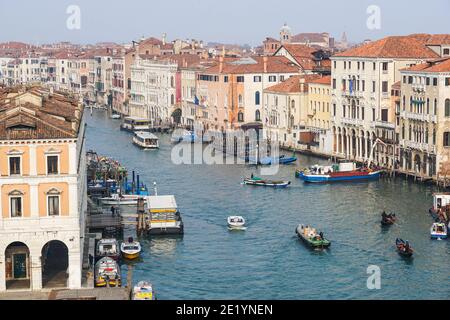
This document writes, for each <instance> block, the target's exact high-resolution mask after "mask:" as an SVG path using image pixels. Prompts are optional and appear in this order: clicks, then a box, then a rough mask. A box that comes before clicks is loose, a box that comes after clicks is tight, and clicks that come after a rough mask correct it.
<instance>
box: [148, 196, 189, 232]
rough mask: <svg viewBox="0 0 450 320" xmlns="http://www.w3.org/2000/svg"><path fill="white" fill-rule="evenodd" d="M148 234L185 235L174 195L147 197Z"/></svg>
mask: <svg viewBox="0 0 450 320" xmlns="http://www.w3.org/2000/svg"><path fill="white" fill-rule="evenodd" d="M147 205H148V211H149V219H148V222H149V225H148V233H149V234H151V235H164V234H183V233H184V224H183V220H182V218H181V214H180V212H179V211H178V206H177V203H176V200H175V197H174V196H173V195H167V196H157V195H155V196H149V197H147Z"/></svg>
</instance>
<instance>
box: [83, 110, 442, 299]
mask: <svg viewBox="0 0 450 320" xmlns="http://www.w3.org/2000/svg"><path fill="white" fill-rule="evenodd" d="M87 124H88V129H87V148H88V149H94V150H95V151H97V152H98V153H99V154H102V155H107V156H110V157H113V158H115V159H117V160H119V161H120V162H122V163H123V164H124V165H125V166H126V167H127V168H128V169H129V170H136V171H137V172H139V173H140V175H141V180H143V181H145V182H146V183H147V185H148V186H149V188H152V184H153V182H154V181H156V182H157V183H158V194H174V195H175V196H176V199H177V202H178V205H179V207H180V211H181V213H182V216H183V220H184V223H185V235H184V237H182V238H167V237H160V238H145V239H141V241H142V244H143V255H142V260H141V261H140V262H138V263H136V264H135V265H134V275H133V279H134V281H135V282H137V281H138V280H144V279H145V280H148V281H151V282H152V283H153V284H154V286H155V288H156V290H157V292H158V297H159V299H431V298H434V299H448V298H450V286H449V280H450V241H432V240H430V237H429V228H430V226H431V223H432V219H431V217H430V216H429V215H428V214H427V211H428V208H429V207H431V203H432V192H433V191H434V190H433V188H432V187H430V186H424V185H420V184H413V183H411V182H407V181H405V180H404V179H402V178H397V179H395V180H380V181H375V182H370V183H347V184H325V185H305V184H303V183H302V182H301V181H299V180H298V179H296V178H295V177H294V172H295V168H296V167H305V166H307V165H310V164H315V163H323V162H324V160H320V159H317V158H313V157H306V156H299V160H298V163H297V165H294V166H284V167H282V168H281V169H280V171H279V174H278V175H277V178H284V179H289V180H291V181H292V185H291V187H290V188H288V189H286V190H273V189H265V188H255V187H251V186H243V185H241V184H240V182H241V180H242V177H244V176H249V175H250V174H251V173H252V172H254V171H255V168H254V167H250V166H246V165H216V166H209V165H174V164H172V162H171V160H170V155H171V148H172V146H171V144H170V137H169V136H168V135H162V136H161V141H160V142H161V149H160V150H159V151H141V150H140V149H138V148H137V147H135V146H133V145H132V144H131V135H130V134H128V133H125V132H121V131H119V125H120V122H119V121H117V120H111V119H109V117H108V115H107V113H106V112H101V111H98V112H94V113H93V115H92V116H90V115H89V114H87ZM382 210H387V211H394V212H396V213H397V215H398V218H399V222H398V223H397V224H396V225H394V226H392V227H391V228H390V229H386V230H383V229H382V228H381V226H380V212H381V211H382ZM233 214H239V215H243V216H245V217H246V219H247V220H248V230H247V231H245V232H241V233H236V232H229V231H228V230H227V227H226V218H227V216H229V215H233ZM299 223H304V224H309V225H313V226H315V227H317V228H319V229H322V230H323V231H324V233H325V235H326V236H327V237H328V238H329V239H330V240H331V241H332V246H331V248H330V249H329V250H327V251H323V252H318V251H312V250H310V249H309V248H307V247H306V246H305V245H304V244H303V243H302V242H301V241H299V239H298V238H297V237H296V235H295V228H296V226H297V225H298V224H299ZM127 232H128V233H130V232H131V230H126V233H127ZM397 237H401V238H403V239H408V240H410V242H411V243H412V245H413V247H414V248H415V256H414V258H413V259H411V260H405V259H403V258H402V257H400V256H399V255H398V254H397V253H396V251H395V245H394V243H395V239H396V238H397ZM369 265H377V266H379V267H380V269H381V289H380V290H369V289H368V288H367V284H366V282H367V278H368V276H369V275H368V274H367V268H368V266H369ZM126 271H127V266H126V265H124V266H123V267H122V272H123V274H124V275H125V273H126Z"/></svg>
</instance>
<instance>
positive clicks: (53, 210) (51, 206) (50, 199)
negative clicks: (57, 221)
mask: <svg viewBox="0 0 450 320" xmlns="http://www.w3.org/2000/svg"><path fill="white" fill-rule="evenodd" d="M47 204H48V206H47V214H48V215H49V216H59V214H60V212H59V195H54V194H49V195H48V196H47Z"/></svg>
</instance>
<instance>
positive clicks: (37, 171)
mask: <svg viewBox="0 0 450 320" xmlns="http://www.w3.org/2000/svg"><path fill="white" fill-rule="evenodd" d="M0 106H1V109H0V175H1V176H0V188H1V199H0V212H1V216H0V291H5V290H15V289H26V290H40V289H42V288H51V287H67V288H80V287H81V270H82V257H83V243H84V232H85V210H86V174H85V156H84V155H85V150H84V122H83V107H82V106H81V105H79V103H78V99H74V98H72V97H70V96H68V95H67V94H61V93H57V92H55V93H53V92H52V91H47V90H44V89H43V88H42V87H28V88H25V87H12V88H5V89H2V90H1V91H0Z"/></svg>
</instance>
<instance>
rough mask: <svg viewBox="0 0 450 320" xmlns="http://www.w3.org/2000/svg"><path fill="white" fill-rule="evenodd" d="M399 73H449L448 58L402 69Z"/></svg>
mask: <svg viewBox="0 0 450 320" xmlns="http://www.w3.org/2000/svg"><path fill="white" fill-rule="evenodd" d="M401 71H421V72H434V73H439V72H450V58H445V59H436V60H430V61H427V62H425V63H421V64H417V65H415V66H412V67H409V68H405V69H402V70H401Z"/></svg>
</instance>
